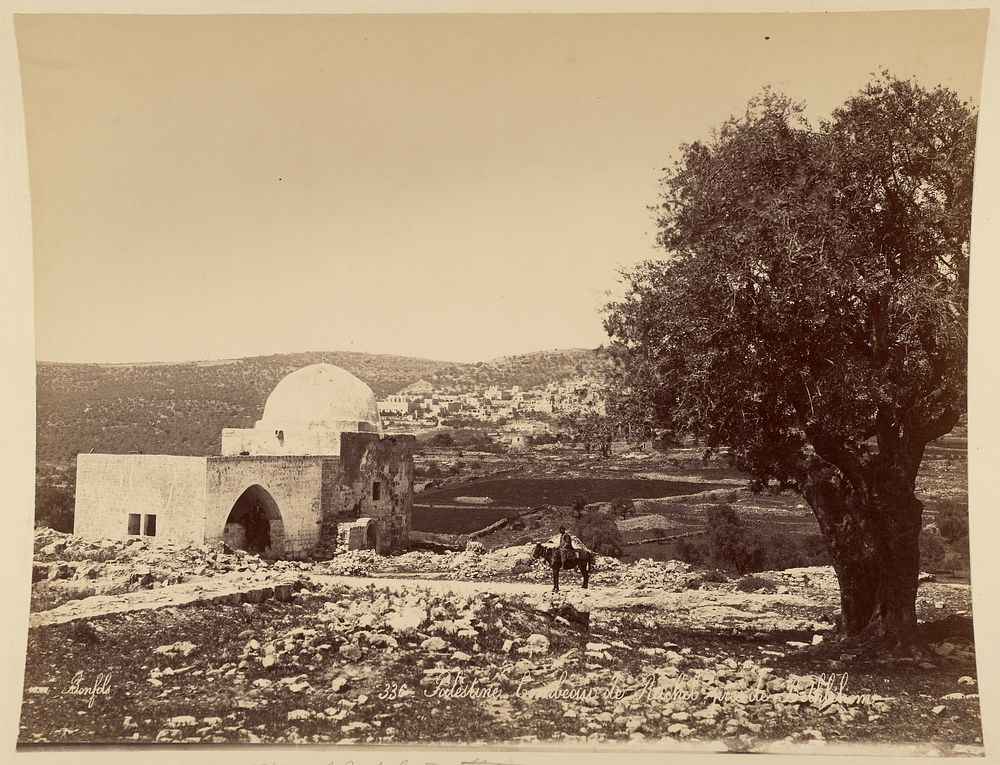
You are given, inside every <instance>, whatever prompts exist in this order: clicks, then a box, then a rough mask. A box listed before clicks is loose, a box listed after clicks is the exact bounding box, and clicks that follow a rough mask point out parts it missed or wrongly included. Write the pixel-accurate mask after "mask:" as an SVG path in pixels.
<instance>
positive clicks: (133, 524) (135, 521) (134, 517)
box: [128, 513, 141, 536]
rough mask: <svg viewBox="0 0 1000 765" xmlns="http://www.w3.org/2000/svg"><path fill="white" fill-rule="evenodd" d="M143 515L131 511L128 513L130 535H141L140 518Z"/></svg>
mask: <svg viewBox="0 0 1000 765" xmlns="http://www.w3.org/2000/svg"><path fill="white" fill-rule="evenodd" d="M140 519H141V516H140V515H139V513H129V514H128V533H129V536H138V535H139V520H140Z"/></svg>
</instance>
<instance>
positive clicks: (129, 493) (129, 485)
mask: <svg viewBox="0 0 1000 765" xmlns="http://www.w3.org/2000/svg"><path fill="white" fill-rule="evenodd" d="M206 459H207V458H205V457H175V456H170V455H162V454H80V455H78V457H77V461H76V486H77V490H76V511H75V517H74V521H73V533H74V534H77V535H79V536H84V537H91V538H110V539H118V538H121V537H125V536H128V535H129V533H130V531H132V532H134V534H135V535H139V536H156V537H166V538H168V539H172V540H176V541H178V542H185V543H191V544H201V543H202V542H203V541H204V529H205V507H206V506H205V492H206V484H205V463H206ZM130 516H132V519H131V521H132V523H133V526H132V528H131V529H130V527H129V523H130ZM150 519H152V520H150ZM148 532H153V534H149V533H148Z"/></svg>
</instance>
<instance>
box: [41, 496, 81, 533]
mask: <svg viewBox="0 0 1000 765" xmlns="http://www.w3.org/2000/svg"><path fill="white" fill-rule="evenodd" d="M73 504H74V499H73V492H72V491H70V490H69V489H66V488H63V487H61V486H38V487H37V488H36V489H35V525H36V526H44V527H48V528H50V529H54V530H55V531H62V532H63V533H66V534H71V533H72V532H73Z"/></svg>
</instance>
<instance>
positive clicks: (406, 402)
mask: <svg viewBox="0 0 1000 765" xmlns="http://www.w3.org/2000/svg"><path fill="white" fill-rule="evenodd" d="M602 384H603V380H602V378H600V377H599V376H597V375H594V374H591V375H587V376H582V377H573V378H569V379H566V380H558V381H550V382H547V383H545V384H543V385H536V386H533V387H530V388H527V389H522V388H521V386H519V385H511V386H509V387H506V388H503V387H501V386H499V385H488V386H484V387H479V388H473V389H471V390H465V391H456V390H455V387H454V386H449V387H447V388H445V387H435V386H434V385H433V384H431V383H430V382H428V381H426V380H419V381H418V382H415V383H413V384H412V385H408V386H406V387H405V388H404V389H403V390H401V391H399V392H398V393H395V394H393V395H390V396H387V397H386V398H384V399H382V400H380V401H379V402H378V408H379V414H380V415H381V416H382V418H383V422H385V423H386V425H387V426H396V427H402V426H404V425H407V424H416V425H431V426H433V425H448V424H450V423H455V424H462V425H467V424H493V425H499V426H505V425H506V426H508V427H509V429H510V430H519V431H522V432H529V433H532V432H547V431H548V430H549V423H550V422H552V421H553V420H554V419H556V418H560V417H565V416H572V415H579V414H586V413H594V414H600V415H603V414H605V403H604V399H603V396H602V394H601V386H602Z"/></svg>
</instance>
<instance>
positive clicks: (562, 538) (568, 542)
mask: <svg viewBox="0 0 1000 765" xmlns="http://www.w3.org/2000/svg"><path fill="white" fill-rule="evenodd" d="M559 555H560V556H561V557H562V564H563V567H566V566H570V565H572V564H573V562H574V561H575V560H576V550H575V549H573V537H571V536H570V535H569V532H568V531H566V527H565V526H560V527H559Z"/></svg>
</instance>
